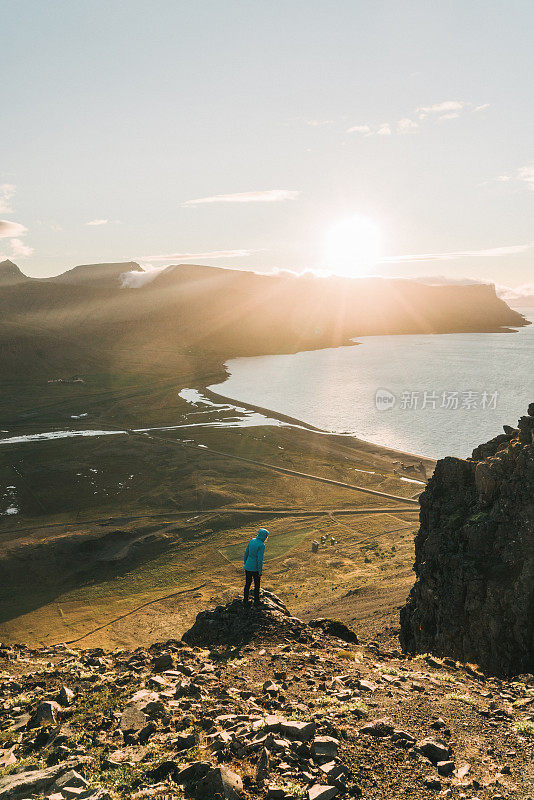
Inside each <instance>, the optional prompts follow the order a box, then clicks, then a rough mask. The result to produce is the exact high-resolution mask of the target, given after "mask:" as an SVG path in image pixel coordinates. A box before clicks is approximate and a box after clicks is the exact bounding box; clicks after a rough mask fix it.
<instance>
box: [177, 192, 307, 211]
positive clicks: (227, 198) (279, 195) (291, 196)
mask: <svg viewBox="0 0 534 800" xmlns="http://www.w3.org/2000/svg"><path fill="white" fill-rule="evenodd" d="M299 194H300V192H294V191H289V190H288V189H268V190H267V191H264V192H237V193H236V194H215V195H213V196H212V197H199V198H198V199H197V200H186V202H185V203H182V207H188V206H200V205H204V204H208V203H279V202H281V201H284V200H295V198H297V197H298V196H299Z"/></svg>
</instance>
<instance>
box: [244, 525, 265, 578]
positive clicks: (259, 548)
mask: <svg viewBox="0 0 534 800" xmlns="http://www.w3.org/2000/svg"><path fill="white" fill-rule="evenodd" d="M268 535H269V531H267V530H265V528H260V529H259V531H258V535H257V536H256V538H255V539H251V540H250V542H249V543H248V544H247V549H246V550H245V569H246V570H247V572H258V573H259V574H260V575H261V572H262V569H263V554H264V553H265V540H266V538H267V537H268Z"/></svg>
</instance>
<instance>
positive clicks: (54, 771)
mask: <svg viewBox="0 0 534 800" xmlns="http://www.w3.org/2000/svg"><path fill="white" fill-rule="evenodd" d="M70 769H71V766H70V764H69V763H68V762H63V763H61V764H56V765H55V766H53V767H47V768H46V769H35V770H31V771H26V772H18V773H15V774H13V775H8V776H7V777H5V778H0V800H22V798H26V797H29V796H30V795H34V794H40V793H41V794H42V793H45V792H47V791H48V789H49V788H50V787H51V786H52V784H53V783H54V782H55V781H57V779H58V778H59V777H60V776H61V775H63V774H64V773H66V772H67V771H68V770H70Z"/></svg>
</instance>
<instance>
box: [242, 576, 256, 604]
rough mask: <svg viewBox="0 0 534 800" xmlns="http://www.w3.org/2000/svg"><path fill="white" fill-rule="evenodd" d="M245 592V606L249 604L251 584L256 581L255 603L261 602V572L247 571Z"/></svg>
mask: <svg viewBox="0 0 534 800" xmlns="http://www.w3.org/2000/svg"><path fill="white" fill-rule="evenodd" d="M245 576H246V577H245V591H244V592H243V602H244V603H245V604H247V603H248V593H249V591H250V584H251V583H252V579H254V602H255V603H259V602H260V573H259V572H249V570H248V569H246V570H245Z"/></svg>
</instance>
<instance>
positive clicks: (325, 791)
mask: <svg viewBox="0 0 534 800" xmlns="http://www.w3.org/2000/svg"><path fill="white" fill-rule="evenodd" d="M337 794H339V790H338V789H336V787H335V786H323V785H321V784H320V783H316V784H315V785H314V786H311V787H310V788H309V789H308V798H309V800H332V798H333V797H335V796H336V795H337Z"/></svg>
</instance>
